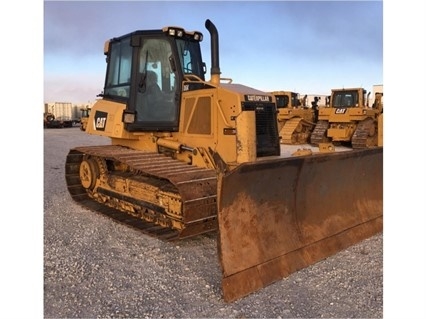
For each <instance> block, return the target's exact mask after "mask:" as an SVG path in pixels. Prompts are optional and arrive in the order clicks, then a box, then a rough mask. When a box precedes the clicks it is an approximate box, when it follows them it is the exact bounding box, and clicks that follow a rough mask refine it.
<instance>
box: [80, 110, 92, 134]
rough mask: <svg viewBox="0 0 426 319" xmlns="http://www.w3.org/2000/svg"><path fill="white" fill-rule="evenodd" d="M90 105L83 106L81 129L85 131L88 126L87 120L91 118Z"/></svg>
mask: <svg viewBox="0 0 426 319" xmlns="http://www.w3.org/2000/svg"><path fill="white" fill-rule="evenodd" d="M90 110H91V108H90V107H85V108H81V109H80V111H81V117H80V130H82V131H85V130H86V127H87V121H88V120H89V115H90Z"/></svg>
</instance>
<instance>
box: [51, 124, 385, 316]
mask: <svg viewBox="0 0 426 319" xmlns="http://www.w3.org/2000/svg"><path fill="white" fill-rule="evenodd" d="M108 143H109V140H108V139H106V138H102V137H98V136H91V135H87V134H85V133H84V132H82V131H80V129H79V128H78V127H74V128H67V129H45V130H44V317H45V318H166V317H169V318H170V317H174V318H183V317H184V318H200V317H204V318H207V317H208V318H213V317H214V318H382V317H383V258H382V257H383V235H382V234H379V235H376V236H374V237H372V238H370V239H367V240H365V241H363V242H361V243H359V244H357V245H354V246H352V247H350V248H349V249H346V250H344V251H342V252H340V253H338V254H336V255H334V256H332V257H329V258H327V259H325V260H323V261H321V262H318V263H316V264H315V265H312V266H310V267H308V268H305V269H303V270H301V271H299V272H297V273H295V274H292V275H291V276H289V277H287V278H285V279H283V280H281V281H279V282H276V283H274V284H272V285H270V286H268V287H266V288H264V289H262V290H261V291H258V292H256V293H253V294H251V295H249V296H247V297H245V298H243V299H240V300H238V301H236V302H234V303H230V304H227V303H225V302H224V301H223V299H222V295H221V287H220V283H221V270H220V266H219V261H218V257H217V246H216V234H214V233H213V234H208V235H202V236H197V237H196V238H191V239H186V240H183V241H179V242H172V243H169V242H162V241H160V240H158V239H155V238H151V237H149V236H147V235H145V234H142V233H140V232H139V231H137V230H136V229H133V228H130V227H127V226H125V225H123V224H120V223H117V222H115V221H113V220H111V219H109V218H108V217H105V216H103V215H101V214H98V213H95V212H91V211H89V210H86V209H83V208H81V207H80V206H79V205H77V204H76V203H74V202H73V201H72V199H71V197H70V196H69V195H68V191H67V189H66V184H65V178H64V166H65V157H66V155H67V153H68V151H69V149H70V148H72V147H74V146H83V145H99V144H108Z"/></svg>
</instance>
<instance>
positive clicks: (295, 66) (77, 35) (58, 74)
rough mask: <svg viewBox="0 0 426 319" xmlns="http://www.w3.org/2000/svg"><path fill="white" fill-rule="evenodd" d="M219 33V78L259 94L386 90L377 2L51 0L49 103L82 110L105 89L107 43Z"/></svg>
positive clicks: (206, 46)
mask: <svg viewBox="0 0 426 319" xmlns="http://www.w3.org/2000/svg"><path fill="white" fill-rule="evenodd" d="M206 19H210V20H211V21H212V22H213V23H214V24H215V25H216V28H217V29H218V32H219V54H220V58H219V60H220V69H221V72H222V74H221V76H222V77H225V78H232V79H233V83H239V84H244V85H247V86H250V87H253V88H256V89H259V90H264V91H274V90H291V91H295V92H299V93H302V94H321V95H327V94H329V93H330V91H331V89H332V88H340V87H360V86H361V87H364V88H366V89H367V90H372V86H373V85H376V84H383V3H382V2H380V1H374V2H372V1H368V2H367V1H362V2H361V1H357V2H343V1H331V2H330V1H320V2H318V1H316V2H315V1H263V2H262V1H260V2H259V1H230V2H229V1H222V2H218V1H130V2H128V1H116V2H115V1H114V2H113V1H89V2H86V1H71V2H65V1H60V2H57V1H55V2H54V1H47V2H44V19H43V21H44V101H45V102H73V103H86V102H88V101H94V100H95V99H96V95H97V94H99V93H100V92H101V91H102V89H103V84H104V76H105V68H106V63H105V57H104V55H103V46H104V42H105V41H106V40H108V39H110V38H112V37H116V36H120V35H123V34H126V33H129V32H132V31H135V30H144V29H161V28H162V27H164V26H168V25H173V26H181V27H183V28H185V29H186V30H197V31H201V32H202V33H203V34H204V40H203V42H201V46H202V54H203V60H204V62H205V63H206V65H207V74H206V79H209V78H210V66H211V58H210V36H209V33H208V31H207V30H206V29H205V27H204V23H205V20H206Z"/></svg>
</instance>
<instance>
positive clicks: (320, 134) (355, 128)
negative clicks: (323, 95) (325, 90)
mask: <svg viewBox="0 0 426 319" xmlns="http://www.w3.org/2000/svg"><path fill="white" fill-rule="evenodd" d="M366 93H367V91H366V90H365V89H364V88H349V89H333V90H332V91H331V97H330V101H331V105H328V106H326V107H320V108H319V115H318V121H317V123H316V125H315V129H314V130H313V132H312V134H311V143H312V144H314V145H319V144H320V143H328V142H332V143H340V144H341V143H345V144H350V145H351V146H352V147H353V148H368V147H374V146H383V140H382V139H379V136H382V135H383V108H382V107H381V106H380V105H379V104H378V105H377V107H374V108H373V107H369V105H368V96H369V94H370V93H369V94H368V95H367V97H366Z"/></svg>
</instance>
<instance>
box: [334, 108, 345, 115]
mask: <svg viewBox="0 0 426 319" xmlns="http://www.w3.org/2000/svg"><path fill="white" fill-rule="evenodd" d="M334 113H335V114H345V113H346V109H336V111H335V112H334Z"/></svg>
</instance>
